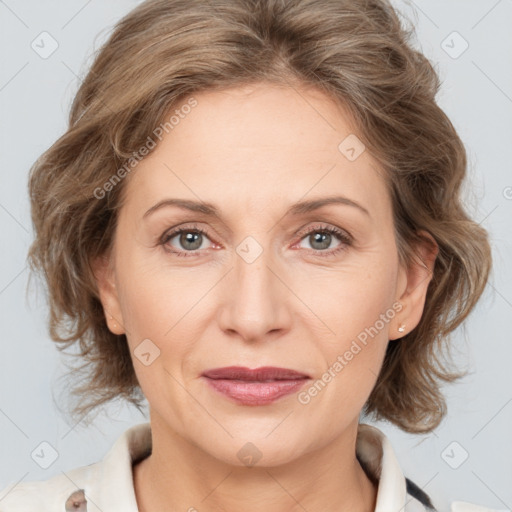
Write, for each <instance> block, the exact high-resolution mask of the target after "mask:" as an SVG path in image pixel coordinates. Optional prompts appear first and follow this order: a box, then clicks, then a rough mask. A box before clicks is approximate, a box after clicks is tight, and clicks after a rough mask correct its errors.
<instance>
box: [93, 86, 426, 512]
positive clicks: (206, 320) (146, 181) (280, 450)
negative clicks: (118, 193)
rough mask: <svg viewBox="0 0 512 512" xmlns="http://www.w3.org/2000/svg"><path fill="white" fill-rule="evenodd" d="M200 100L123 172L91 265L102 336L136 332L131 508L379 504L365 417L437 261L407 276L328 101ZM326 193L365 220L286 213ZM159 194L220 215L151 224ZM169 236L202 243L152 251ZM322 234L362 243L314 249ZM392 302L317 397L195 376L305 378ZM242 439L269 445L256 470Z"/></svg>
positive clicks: (279, 91)
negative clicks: (225, 386) (113, 227)
mask: <svg viewBox="0 0 512 512" xmlns="http://www.w3.org/2000/svg"><path fill="white" fill-rule="evenodd" d="M194 97H195V98H196V100H197V102H198V105H197V106H196V107H194V108H193V109H192V111H191V112H190V114H188V115H187V116H184V119H181V120H180V122H179V124H178V125H177V126H175V127H174V129H173V130H172V131H170V132H169V133H168V134H165V135H164V138H163V140H162V141H161V142H160V143H159V145H158V146H157V147H156V149H155V150H154V151H153V152H152V153H151V154H150V155H149V156H147V157H146V158H145V159H144V160H143V161H142V162H141V163H140V164H139V165H138V166H137V167H136V169H135V170H134V171H133V172H132V174H130V176H129V178H127V180H128V182H127V183H125V184H124V185H125V186H126V187H127V189H126V191H125V192H126V203H125V204H124V205H123V207H122V209H121V211H120V216H119V222H118V226H117V231H116V236H115V244H114V248H113V251H112V254H111V255H110V256H111V258H110V259H109V260H107V259H102V260H99V261H97V262H96V267H95V268H96V275H97V278H98V286H99V290H100V295H101V300H102V303H103V306H104V309H105V317H106V320H107V323H108V326H109V328H110V330H111V331H112V332H114V333H117V334H121V333H125V334H126V335H127V339H128V343H129V345H130V348H131V351H132V359H133V364H134V368H135V371H136V374H137V377H138V380H139V383H140V386H141V388H142V390H143V392H144V394H145V396H146V398H147V400H148V402H149V405H150V420H151V426H152V436H153V453H152V455H150V456H149V457H148V458H146V459H145V460H144V461H142V462H140V463H139V464H137V465H136V466H135V467H134V486H135V492H136V496H137V501H138V504H139V509H140V510H141V511H143V512H154V511H157V510H164V509H165V510H189V509H190V510H193V509H191V507H194V508H195V509H197V510H198V511H199V512H207V511H219V510H223V511H229V512H231V511H239V510H244V511H245V512H256V511H258V512H260V511H265V512H271V511H272V512H273V511H275V512H277V511H295V510H297V511H299V510H301V511H302V510H304V509H306V510H309V511H337V512H340V511H351V512H354V511H372V510H374V508H375V499H376V488H375V487H374V486H373V485H372V484H371V482H370V480H369V479H368V477H367V476H366V475H365V473H364V471H363V469H362V468H361V466H360V464H359V462H358V461H357V459H356V456H355V443H356V434H357V426H358V421H359V414H360V412H361V409H362V407H363V406H364V403H365V401H366V400H367V398H368V396H369V395H370V392H371V391H372V388H373V387H374V385H375V381H376V379H377V375H378V373H379V371H380V368H381V365H382V362H383V358H384V355H385V351H386V347H387V344H388V343H393V341H392V340H394V339H396V338H400V337H402V336H404V335H405V334H407V333H408V332H410V331H411V330H412V329H414V327H415V326H416V325H417V324H418V322H419V320H420V318H421V314H422V311H423V306H424V301H425V295H426V291H427V286H428V283H429V281H430V276H431V272H430V270H431V269H432V268H433V264H434V260H435V256H436V253H432V251H431V252H428V247H427V246H426V245H425V246H424V247H423V246H422V247H419V248H418V251H419V253H420V254H421V257H422V260H423V262H424V263H425V265H423V264H421V265H415V266H414V267H411V268H410V269H407V270H406V269H404V268H402V267H400V266H399V263H398V254H397V249H396V245H395V238H394V231H393V219H392V208H391V202H390V198H389V196H388V193H387V190H386V188H385V182H384V181H383V180H384V178H383V173H382V171H380V170H379V168H378V164H377V162H376V161H375V160H374V159H373V158H372V157H371V155H370V154H369V152H368V151H364V152H363V153H362V154H361V155H360V156H359V157H358V158H357V159H356V160H354V161H349V160H348V159H347V158H346V157H345V155H344V154H342V152H340V150H339V149H338V145H339V144H340V142H341V141H342V140H343V139H345V137H347V136H348V135H350V134H352V133H354V131H353V130H352V128H351V123H350V119H349V118H348V116H347V115H346V112H344V111H343V110H342V108H341V107H339V106H336V104H334V103H333V102H332V100H330V99H329V98H328V97H326V96H324V95H323V94H322V93H321V92H319V91H315V90H310V89H293V88H287V87H277V86H274V85H270V84H256V85H252V86H251V87H244V88H232V89H229V90H224V91H222V92H206V93H200V94H197V95H195V96H194ZM332 195H343V196H345V197H348V198H350V199H351V200H353V201H356V202H358V203H359V204H361V205H362V206H363V207H364V208H366V209H367V210H368V212H369V215H366V214H365V213H363V212H362V211H360V210H358V209H357V208H355V207H353V206H349V205H328V206H324V207H322V208H321V209H319V210H315V211H311V212H309V213H303V214H300V215H289V214H286V211H287V209H288V208H289V207H290V206H291V205H292V204H293V203H296V202H297V201H301V200H310V199H316V198H322V197H326V196H332ZM166 198H182V199H190V200H193V201H205V202H208V203H212V204H214V205H215V206H216V207H217V208H218V209H219V212H220V215H221V218H220V219H219V218H215V217H208V216H207V215H205V214H203V213H198V212H189V211H186V210H183V209H180V208H177V207H175V206H170V207H163V208H160V209H158V210H156V211H154V212H153V213H152V214H149V215H148V216H146V217H145V218H143V215H144V213H145V212H146V211H147V210H148V209H149V208H151V207H152V206H153V205H155V204H156V203H158V202H159V201H161V200H163V199H166ZM174 227H184V228H189V229H191V230H192V233H193V229H194V228H197V227H199V228H201V229H203V230H205V231H206V232H207V234H206V235H203V238H202V242H201V240H199V241H198V243H197V245H195V246H194V245H193V243H192V242H191V241H189V242H188V243H187V239H185V238H184V237H182V238H181V243H180V235H179V234H178V235H176V236H174V237H173V238H171V239H170V240H168V241H167V242H165V244H164V245H162V244H159V241H160V240H161V239H162V237H163V235H164V234H165V233H166V232H170V228H174ZM325 227H337V228H339V229H340V230H342V231H343V232H345V233H348V234H349V235H350V236H351V237H352V239H353V240H352V242H351V243H349V244H347V243H346V242H344V241H342V240H340V239H338V238H337V236H336V235H332V237H331V240H330V242H329V240H328V239H327V241H326V242H325V243H324V245H322V242H321V240H320V241H318V236H319V235H318V234H317V237H316V241H315V236H314V235H315V233H318V231H320V234H321V233H322V231H321V230H322V229H323V228H325ZM309 228H318V229H316V230H315V231H313V232H311V233H306V230H308V229H309ZM185 235H186V233H185ZM189 236H190V235H189ZM248 236H250V237H252V238H253V239H254V240H255V241H257V244H259V247H260V248H261V250H262V252H261V254H259V256H258V257H257V258H256V259H255V260H254V261H252V262H251V263H248V262H247V261H246V259H244V258H243V257H241V256H240V254H243V253H238V252H237V248H238V249H239V248H240V247H244V248H246V249H248V250H249V253H251V254H255V252H254V251H255V250H256V249H255V247H258V246H257V245H254V244H253V245H245V242H246V240H245V239H246V237H248ZM327 236H328V235H327ZM251 243H253V242H251ZM190 247H192V248H193V249H192V251H191V250H190ZM197 247H199V248H197ZM325 247H326V248H325ZM339 247H342V250H340V251H339V252H337V253H334V254H332V253H331V254H330V255H327V256H323V254H325V253H327V252H329V251H331V252H332V250H334V249H336V248H339ZM166 249H167V250H166ZM187 249H188V254H189V256H186V257H179V256H177V255H176V254H173V253H172V252H171V251H173V250H174V251H181V252H184V253H187ZM191 252H193V253H194V254H192V255H191V256H190V253H191ZM107 263H108V265H107ZM429 269H430V270H429ZM397 301H400V303H401V305H402V309H401V311H400V312H399V313H396V315H394V318H392V319H390V320H389V321H388V322H386V323H385V325H384V327H383V328H382V329H381V330H380V331H379V333H378V335H376V336H374V337H373V338H370V341H369V342H368V344H367V345H366V346H365V347H364V348H363V349H362V350H361V351H360V352H359V353H358V354H357V355H355V356H354V357H353V359H352V360H351V361H350V362H349V363H348V364H347V365H346V366H345V367H344V368H343V370H342V371H341V372H339V373H338V374H337V376H336V378H334V379H332V381H331V382H330V383H329V384H328V385H327V386H326V387H325V388H324V389H323V390H322V391H321V392H320V393H318V395H317V396H315V397H312V398H311V400H310V401H309V403H307V404H303V403H300V402H299V400H298V394H297V393H294V394H291V395H288V396H285V397H283V398H281V399H279V400H277V401H276V402H273V403H271V404H267V405H263V406H247V405H240V404H237V403H234V402H232V401H230V400H229V399H227V398H226V397H224V396H223V395H220V394H218V393H216V392H215V391H213V390H211V389H210V387H209V386H207V385H206V383H205V381H204V379H203V378H201V377H200V375H201V373H202V372H203V371H204V370H206V369H209V368H216V367H223V366H231V365H239V366H247V367H249V368H256V367H260V366H279V367H285V368H292V369H295V370H298V371H301V372H305V373H307V374H309V375H310V376H312V381H310V382H313V381H314V380H316V379H320V378H321V376H322V374H323V373H324V372H325V371H326V370H327V369H328V368H329V367H331V366H332V365H333V363H334V362H335V361H336V359H337V357H338V356H340V355H343V354H344V353H345V352H346V351H347V350H348V349H349V348H350V346H351V343H352V341H353V340H354V339H356V337H357V335H358V334H359V333H361V332H362V331H364V330H365V328H368V327H370V326H373V325H374V324H375V322H376V320H377V319H379V315H381V314H385V313H386V312H387V311H392V310H393V308H392V305H393V304H394V303H396V302H397ZM111 317H112V318H111ZM402 323H404V324H405V325H406V327H405V331H404V332H403V333H400V332H399V331H398V330H397V329H398V327H399V326H400V325H401V324H402ZM145 339H149V340H151V343H152V344H154V345H151V346H156V347H158V349H159V350H160V354H159V356H158V357H156V358H155V359H154V361H153V362H152V363H151V364H149V365H147V366H146V365H144V364H142V363H141V361H140V360H139V359H138V358H137V357H135V356H134V352H133V351H134V350H135V349H136V347H137V346H138V345H139V344H140V343H141V342H142V341H143V340H145ZM390 340H391V341H390ZM247 442H251V443H253V444H254V445H255V446H256V447H257V449H258V450H259V452H260V453H261V459H260V460H259V461H258V462H257V464H256V465H254V466H253V467H247V466H246V465H245V464H244V463H243V461H241V460H240V459H239V457H238V456H237V452H238V451H239V450H240V449H241V448H242V447H243V446H244V445H245V444H246V443H247Z"/></svg>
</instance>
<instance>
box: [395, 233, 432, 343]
mask: <svg viewBox="0 0 512 512" xmlns="http://www.w3.org/2000/svg"><path fill="white" fill-rule="evenodd" d="M418 234H419V235H421V236H422V237H423V238H424V239H422V240H421V241H420V242H418V244H417V245H416V250H415V253H416V258H415V259H414V261H413V262H411V264H410V265H409V267H408V268H404V267H400V271H399V277H398V286H397V289H398V293H399V297H398V298H397V300H398V301H399V302H400V303H401V304H402V309H401V310H400V312H399V313H397V315H396V316H395V318H394V319H393V320H394V321H393V323H392V325H391V329H390V332H389V339H390V340H395V339H398V338H402V337H403V336H405V335H406V334H408V333H410V332H411V331H412V330H413V329H414V328H415V327H416V326H417V325H418V324H419V323H420V320H421V317H422V315H423V309H424V306H425V299H426V296H427V289H428V285H429V284H430V281H431V279H432V277H433V275H434V264H435V261H436V257H437V254H438V253H439V246H438V245H437V242H436V241H435V239H434V238H433V237H432V235H431V234H430V233H428V232H427V231H424V230H421V231H419V232H418ZM401 325H402V326H404V327H405V330H404V331H403V332H399V331H398V327H400V326H401Z"/></svg>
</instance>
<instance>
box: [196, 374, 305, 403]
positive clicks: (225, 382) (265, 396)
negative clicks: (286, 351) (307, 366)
mask: <svg viewBox="0 0 512 512" xmlns="http://www.w3.org/2000/svg"><path fill="white" fill-rule="evenodd" d="M201 376H202V377H203V378H204V380H205V381H206V383H207V384H208V386H209V387H210V388H211V389H212V390H214V391H215V392H216V393H220V394H221V395H223V396H224V397H226V398H228V399H229V400H232V401H234V402H236V403H237V404H239V405H252V406H254V405H267V404H270V403H272V402H274V401H276V400H278V399H279V398H281V397H284V396H286V395H290V394H291V393H294V392H296V391H298V390H300V388H302V387H303V386H304V384H305V383H306V382H307V381H308V380H309V379H310V377H309V375H307V374H305V373H301V372H297V371H295V370H290V369H289V368H276V367H273V366H264V367H261V368H254V369H253V370H251V369H250V368H245V367H241V366H229V367H225V368H213V369H211V370H207V371H205V372H203V373H202V375H201Z"/></svg>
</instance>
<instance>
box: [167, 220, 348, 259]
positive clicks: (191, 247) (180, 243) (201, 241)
mask: <svg viewBox="0 0 512 512" xmlns="http://www.w3.org/2000/svg"><path fill="white" fill-rule="evenodd" d="M173 239H175V242H174V243H171V242H172V241H173ZM207 240H209V237H208V235H207V232H206V231H204V230H203V229H201V228H199V227H197V226H196V225H193V226H184V227H180V228H176V229H173V230H171V231H170V232H167V233H165V234H164V235H163V236H162V238H161V241H160V244H161V245H163V246H165V249H166V250H167V251H169V252H171V253H172V254H175V255H176V256H180V257H190V256H199V255H200V253H201V251H202V250H206V249H208V244H207V242H206V241H207ZM300 240H301V241H302V240H306V241H307V242H308V243H309V244H310V250H311V251H313V253H314V254H315V255H318V256H322V257H324V256H332V255H334V254H337V253H339V252H341V251H344V250H346V249H347V248H348V247H349V246H350V245H352V242H353V239H352V237H351V235H349V234H348V233H347V232H345V231H343V230H341V229H339V228H336V227H333V226H324V225H316V226H312V227H310V228H308V229H307V230H306V231H305V232H302V233H301V239H300ZM335 240H338V242H339V244H338V245H337V246H336V247H334V248H332V249H329V247H330V246H331V245H332V243H333V242H334V241H335ZM205 244H206V246H205ZM296 245H300V244H296ZM326 249H328V250H326Z"/></svg>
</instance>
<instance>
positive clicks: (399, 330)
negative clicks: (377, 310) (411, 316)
mask: <svg viewBox="0 0 512 512" xmlns="http://www.w3.org/2000/svg"><path fill="white" fill-rule="evenodd" d="M404 331H405V324H402V325H401V326H400V327H399V328H398V332H404Z"/></svg>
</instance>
